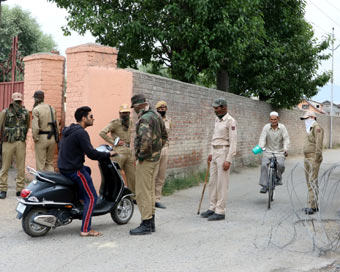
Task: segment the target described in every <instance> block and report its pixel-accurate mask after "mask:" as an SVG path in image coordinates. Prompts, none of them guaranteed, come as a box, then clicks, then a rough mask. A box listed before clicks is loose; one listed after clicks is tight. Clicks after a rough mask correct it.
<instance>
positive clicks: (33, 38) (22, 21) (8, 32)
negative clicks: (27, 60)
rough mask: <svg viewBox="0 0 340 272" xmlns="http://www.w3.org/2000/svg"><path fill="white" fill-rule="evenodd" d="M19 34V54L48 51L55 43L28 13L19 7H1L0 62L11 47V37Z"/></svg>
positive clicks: (25, 54) (5, 57) (6, 57)
mask: <svg viewBox="0 0 340 272" xmlns="http://www.w3.org/2000/svg"><path fill="white" fill-rule="evenodd" d="M15 36H19V51H20V54H21V56H27V55H30V54H33V53H38V52H50V51H51V50H53V49H55V47H56V43H55V42H54V41H53V39H52V37H51V35H46V34H43V33H42V31H41V30H40V27H39V25H38V23H37V22H36V20H35V19H34V18H32V17H31V16H30V13H29V12H27V11H24V10H22V9H21V8H20V7H14V8H12V9H10V8H8V7H7V6H6V5H4V6H3V7H2V22H1V25H0V63H4V62H5V61H7V60H8V57H9V55H10V52H11V47H12V38H13V37H15ZM0 69H1V68H0ZM1 75H2V73H1V71H0V80H1Z"/></svg>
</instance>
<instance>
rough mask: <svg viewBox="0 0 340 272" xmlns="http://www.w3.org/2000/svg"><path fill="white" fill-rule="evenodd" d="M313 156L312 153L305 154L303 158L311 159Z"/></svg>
mask: <svg viewBox="0 0 340 272" xmlns="http://www.w3.org/2000/svg"><path fill="white" fill-rule="evenodd" d="M314 156H315V152H312V153H305V157H306V158H312V157H314Z"/></svg>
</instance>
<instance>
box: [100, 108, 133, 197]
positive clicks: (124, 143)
mask: <svg viewBox="0 0 340 272" xmlns="http://www.w3.org/2000/svg"><path fill="white" fill-rule="evenodd" d="M131 128H132V120H131V119H130V108H129V105H127V104H122V105H121V106H120V109H119V119H114V120H112V121H111V122H110V123H109V124H108V125H107V126H106V127H105V128H103V129H102V130H101V131H100V132H99V135H100V136H101V137H102V138H103V139H104V140H105V141H106V142H108V143H109V144H112V145H113V144H114V140H115V138H116V137H119V138H120V141H119V143H118V145H117V146H116V147H114V149H115V152H116V153H118V154H119V156H116V157H114V159H113V160H114V161H115V162H117V163H118V164H119V166H120V168H121V169H122V170H123V171H124V173H125V175H126V178H127V183H128V187H129V188H130V190H131V191H132V192H133V193H135V165H134V164H135V159H134V155H133V153H132V149H131V148H130V139H131ZM108 133H110V135H108Z"/></svg>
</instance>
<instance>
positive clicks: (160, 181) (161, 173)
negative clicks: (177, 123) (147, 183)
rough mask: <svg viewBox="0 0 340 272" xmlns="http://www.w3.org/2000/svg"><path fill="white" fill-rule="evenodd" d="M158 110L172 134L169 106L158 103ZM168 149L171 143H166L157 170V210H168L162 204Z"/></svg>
mask: <svg viewBox="0 0 340 272" xmlns="http://www.w3.org/2000/svg"><path fill="white" fill-rule="evenodd" d="M156 110H157V112H158V113H159V114H160V115H161V116H162V119H163V121H164V124H165V128H166V132H167V133H168V137H169V133H170V129H171V127H172V123H171V120H170V118H168V117H167V116H166V112H167V110H168V107H167V104H166V102H165V101H158V102H157V104H156ZM168 149H169V141H166V143H165V144H164V146H163V148H162V152H161V158H160V160H159V167H158V169H157V175H156V179H155V199H156V203H155V206H156V208H161V209H166V207H165V206H164V205H163V204H162V203H161V195H162V189H163V186H164V182H165V174H166V168H167V165H168V157H169V156H168V152H169V151H168Z"/></svg>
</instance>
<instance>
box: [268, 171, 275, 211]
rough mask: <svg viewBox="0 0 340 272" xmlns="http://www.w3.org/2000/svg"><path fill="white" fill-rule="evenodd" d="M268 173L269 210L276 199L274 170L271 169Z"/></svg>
mask: <svg viewBox="0 0 340 272" xmlns="http://www.w3.org/2000/svg"><path fill="white" fill-rule="evenodd" d="M268 172H269V173H268V209H270V206H271V202H272V201H273V197H274V169H272V168H270V169H269V171H268Z"/></svg>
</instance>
